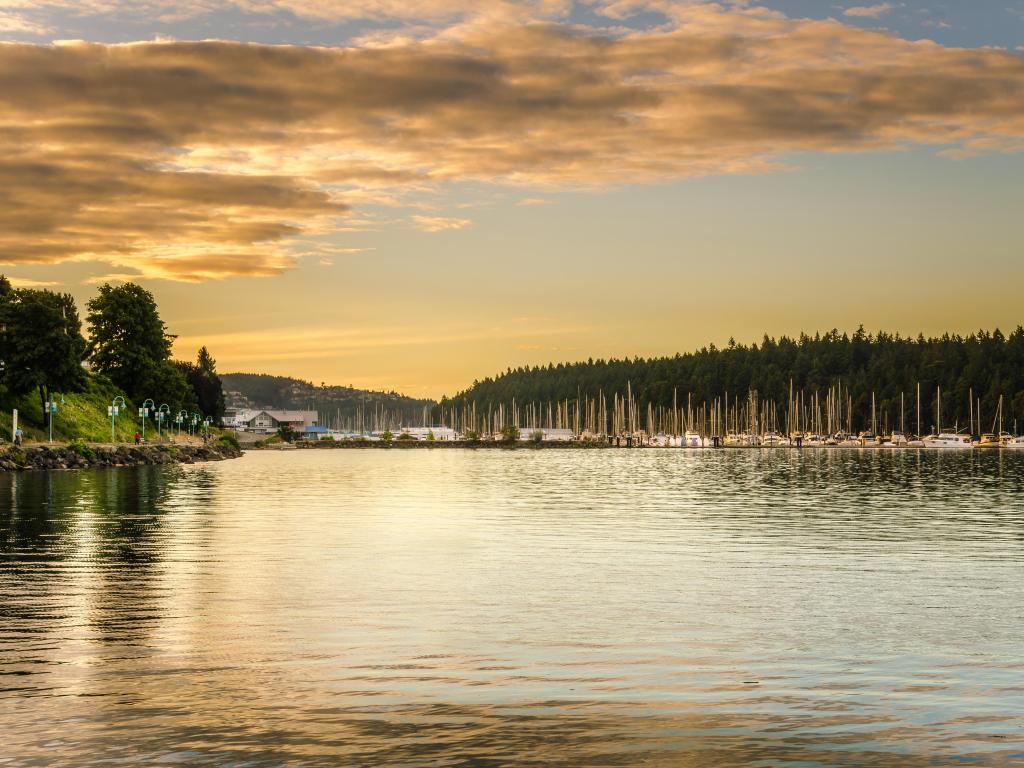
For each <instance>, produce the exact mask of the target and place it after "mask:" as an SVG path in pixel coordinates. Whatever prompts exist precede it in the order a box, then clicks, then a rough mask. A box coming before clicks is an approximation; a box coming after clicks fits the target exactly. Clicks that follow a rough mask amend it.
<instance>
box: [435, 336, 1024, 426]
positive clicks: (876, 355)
mask: <svg viewBox="0 0 1024 768" xmlns="http://www.w3.org/2000/svg"><path fill="white" fill-rule="evenodd" d="M791 382H792V387H793V391H794V394H797V393H803V402H805V403H810V402H812V401H813V400H812V399H813V397H814V393H820V395H821V396H822V397H823V396H824V393H825V392H826V391H827V390H828V389H829V387H830V386H835V385H837V384H838V383H839V382H841V383H842V388H843V393H844V395H843V397H844V399H845V398H846V397H847V396H848V397H849V398H850V400H851V405H852V410H853V422H854V424H860V425H868V424H870V415H871V403H872V393H874V396H875V400H876V403H877V408H878V413H879V418H880V419H881V418H882V417H883V416H885V417H887V418H888V423H889V424H894V423H897V421H896V419H897V418H898V415H899V409H900V403H901V395H902V396H903V397H904V398H905V404H906V410H907V412H908V413H910V412H911V408H913V407H914V406H915V405H916V389H917V385H918V383H920V385H921V410H922V412H923V419H924V424H925V425H929V424H932V423H933V422H934V421H935V419H934V417H933V414H934V412H935V411H934V408H935V391H936V386H941V388H942V415H943V419H944V423H945V424H948V425H950V426H952V425H953V424H954V422H957V423H959V424H960V425H966V424H967V423H968V420H969V418H970V416H971V413H972V410H976V408H977V404H978V403H977V401H978V400H979V399H980V401H981V413H982V416H983V419H984V420H983V422H982V423H983V426H985V427H986V428H988V427H989V426H990V425H991V424H992V421H993V419H994V417H995V413H996V409H997V405H998V403H999V400H1000V396H1002V397H1003V402H1004V406H1003V415H1004V417H1005V418H1006V423H1007V426H1009V425H1010V423H1011V420H1012V419H1014V418H1016V419H1018V420H1019V423H1020V424H1024V328H1021V327H1017V328H1016V330H1014V331H1013V332H1012V333H1010V334H1009V335H1004V334H1002V333H1001V332H1000V331H998V330H996V331H994V332H987V331H979V332H978V333H974V334H971V335H969V336H951V335H943V336H941V337H938V338H925V337H923V336H919V337H917V338H906V337H900V336H899V335H895V336H894V335H891V334H887V333H879V334H877V335H874V336H872V335H869V334H867V333H865V332H864V330H863V329H859V330H858V331H857V332H855V333H853V334H845V333H839V332H838V331H835V330H833V331H831V332H829V333H826V334H816V335H814V336H807V335H801V336H799V337H798V338H795V339H791V338H787V337H785V336H783V337H781V338H779V339H772V338H769V337H768V336H765V337H764V339H763V341H762V342H761V343H760V344H753V345H749V346H746V345H741V344H734V343H730V344H729V345H728V346H727V347H725V348H724V349H718V348H715V347H714V346H711V347H706V348H704V349H701V350H699V351H697V352H693V353H689V354H680V355H675V356H674V357H664V358H655V359H649V360H646V359H641V358H634V359H621V360H616V359H611V360H588V361H586V362H575V363H559V364H557V365H554V364H552V365H547V366H538V367H531V368H516V369H509V370H507V371H506V372H505V373H503V374H500V375H498V376H496V377H494V378H488V379H484V380H483V381H477V382H474V383H473V386H472V387H470V388H469V389H467V390H466V391H464V392H461V393H459V394H458V395H456V396H455V397H454V398H452V400H450V401H446V403H445V408H446V409H447V411H448V412H459V409H464V408H467V407H471V406H472V405H474V404H475V405H476V407H477V413H484V412H490V410H489V409H496V408H497V407H498V406H499V405H503V406H505V408H506V409H508V408H509V406H510V404H511V403H512V401H513V399H515V402H516V404H517V406H518V407H519V408H520V409H522V408H524V407H526V406H527V405H528V404H531V403H540V404H546V403H551V402H554V403H560V402H566V401H568V405H570V406H571V405H573V403H574V401H575V400H576V398H581V399H582V398H591V399H593V398H600V397H602V396H603V397H605V398H607V400H608V402H609V403H610V402H611V401H612V398H613V394H614V393H617V394H618V395H619V396H620V397H622V396H624V395H625V394H626V392H627V384H628V386H629V391H630V392H631V395H632V398H633V399H634V402H636V403H638V404H639V406H640V412H641V418H643V413H644V412H645V411H646V409H647V407H648V405H650V406H652V407H653V408H655V409H657V408H659V407H660V408H670V407H672V405H673V402H681V403H682V404H683V405H684V406H685V404H686V402H687V398H688V396H690V397H692V400H693V402H694V403H697V404H699V403H704V402H713V401H714V400H715V399H716V398H723V396H724V394H725V393H726V392H728V393H729V395H730V398H732V400H731V402H732V403H735V402H736V398H737V397H740V398H745V397H746V396H747V393H748V392H750V391H757V392H758V393H759V396H760V398H761V400H762V402H763V401H766V400H771V401H773V402H774V403H775V404H776V405H777V407H778V409H779V410H780V412H783V411H784V410H785V407H786V403H787V402H788V399H789V393H790V386H791ZM969 393H970V394H971V395H972V396H973V398H974V404H973V405H969V403H968V394H969ZM567 407H568V406H567ZM574 407H575V406H574ZM545 412H546V411H545Z"/></svg>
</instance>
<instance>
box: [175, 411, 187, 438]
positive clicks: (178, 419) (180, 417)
mask: <svg viewBox="0 0 1024 768" xmlns="http://www.w3.org/2000/svg"><path fill="white" fill-rule="evenodd" d="M187 418H188V411H186V410H180V411H178V413H177V415H176V416H175V417H174V423H175V424H177V425H178V437H181V425H182V423H183V422H184V421H185V420H186V419H187Z"/></svg>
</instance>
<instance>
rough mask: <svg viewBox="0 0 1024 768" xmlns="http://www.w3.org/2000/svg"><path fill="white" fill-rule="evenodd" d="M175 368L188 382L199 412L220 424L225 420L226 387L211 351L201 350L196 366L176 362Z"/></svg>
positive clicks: (203, 348) (204, 348)
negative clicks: (222, 382) (218, 373)
mask: <svg viewBox="0 0 1024 768" xmlns="http://www.w3.org/2000/svg"><path fill="white" fill-rule="evenodd" d="M174 366H175V368H177V369H178V371H180V372H181V374H182V375H183V376H184V377H185V381H186V382H188V386H189V387H190V388H191V390H192V392H191V394H192V397H193V399H194V401H195V402H196V404H197V407H198V409H199V412H200V413H202V414H203V415H204V416H209V417H210V418H212V419H213V421H214V423H215V424H220V423H221V421H222V420H223V418H224V387H223V385H222V384H221V380H220V377H219V376H218V375H217V361H216V360H214V359H213V357H212V356H211V355H210V352H209V350H208V349H207V348H206V347H202V348H200V350H199V354H198V356H197V358H196V362H195V364H193V363H185V362H181V361H175V362H174Z"/></svg>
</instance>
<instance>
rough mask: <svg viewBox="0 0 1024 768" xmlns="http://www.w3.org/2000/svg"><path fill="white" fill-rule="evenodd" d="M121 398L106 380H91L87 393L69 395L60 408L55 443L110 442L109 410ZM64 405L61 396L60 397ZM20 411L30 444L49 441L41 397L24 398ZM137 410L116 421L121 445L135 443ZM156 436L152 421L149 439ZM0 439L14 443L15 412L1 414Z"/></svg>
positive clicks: (126, 410)
mask: <svg viewBox="0 0 1024 768" xmlns="http://www.w3.org/2000/svg"><path fill="white" fill-rule="evenodd" d="M119 394H121V393H120V391H119V390H118V389H117V388H116V387H115V386H114V385H113V384H111V383H110V382H109V381H108V380H107V379H105V378H104V377H102V376H90V377H89V384H88V388H87V389H86V391H85V392H79V393H77V394H65V395H64V404H63V405H58V406H57V415H56V416H55V417H54V421H53V439H54V440H60V441H65V440H70V439H72V438H76V437H77V438H80V439H82V440H86V441H89V442H97V443H109V442H110V417H109V416H107V406H109V405H110V401H111V400H112V399H113V398H114V397H116V396H117V395H119ZM56 399H57V402H58V403H60V396H59V395H57V396H56ZM14 407H15V408H17V409H18V424H19V426H20V427H21V428H22V430H23V431H24V433H25V439H26V440H30V441H31V440H46V439H47V432H46V421H45V420H44V419H43V410H42V407H41V405H40V403H39V395H38V394H37V393H35V392H33V393H32V394H30V395H28V396H26V397H23V398H21V399H20V400H19V401H18V402H16V403H15V404H14ZM136 413H137V406H134V405H132V404H131V403H129V404H128V407H127V408H122V409H121V415H120V416H118V418H117V420H116V429H117V439H118V441H131V440H132V438H133V437H134V435H135V430H136V429H137V428H138V425H139V420H138V418H136V417H135V414H136ZM151 428H152V430H153V436H154V437H155V435H156V425H155V424H154V423H153V422H152V421H148V422H147V424H146V436H147V437H150V429H151ZM0 437H2V438H3V439H4V440H10V439H11V412H10V410H9V408H8V409H5V410H4V411H3V413H0Z"/></svg>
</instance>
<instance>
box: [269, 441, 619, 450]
mask: <svg viewBox="0 0 1024 768" xmlns="http://www.w3.org/2000/svg"><path fill="white" fill-rule="evenodd" d="M614 447H615V446H612V445H609V444H608V443H606V442H598V441H596V440H595V441H587V440H573V441H571V442H570V441H555V440H552V441H548V442H539V443H538V442H533V441H532V440H526V441H524V440H516V441H512V442H506V441H504V440H437V441H429V440H392V441H391V442H384V441H383V440H316V441H313V440H308V441H299V442H296V443H292V444H291V445H290V446H289V448H287V449H284V450H291V449H293V448H294V449H298V450H307V451H316V450H334V449H349V450H351V449H356V450H359V449H371V450H380V451H406V450H435V449H441V450H443V449H445V448H492V449H504V450H507V451H511V450H522V451H526V450H566V449H571V450H600V449H602V448H614ZM275 449H276V450H282V446H281V444H272V445H268V446H266V447H265V448H262V449H261V450H275ZM258 450H260V449H258Z"/></svg>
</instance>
